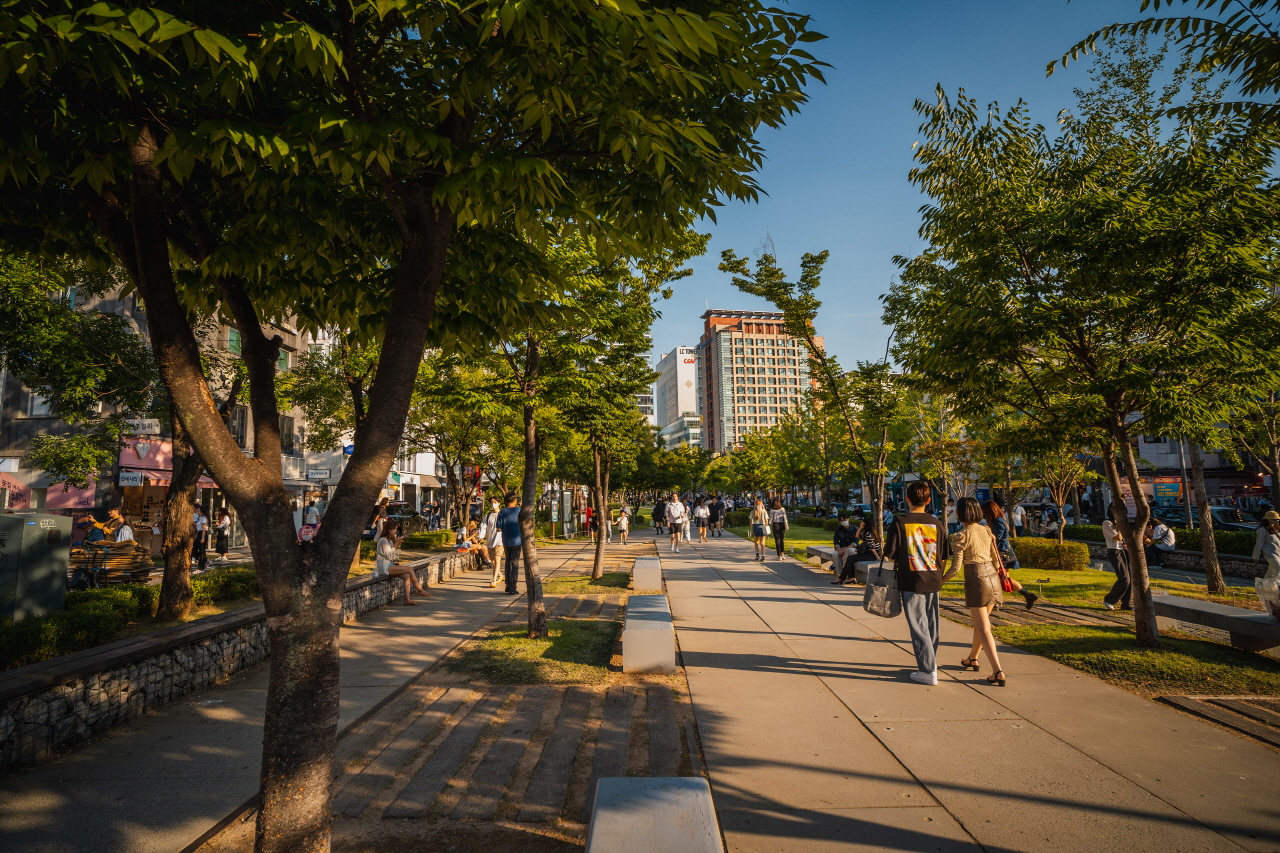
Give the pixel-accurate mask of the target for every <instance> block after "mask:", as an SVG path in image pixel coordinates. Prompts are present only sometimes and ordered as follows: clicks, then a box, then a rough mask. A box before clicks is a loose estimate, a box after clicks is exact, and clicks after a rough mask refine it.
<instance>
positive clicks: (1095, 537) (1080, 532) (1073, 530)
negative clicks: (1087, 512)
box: [1065, 524, 1107, 542]
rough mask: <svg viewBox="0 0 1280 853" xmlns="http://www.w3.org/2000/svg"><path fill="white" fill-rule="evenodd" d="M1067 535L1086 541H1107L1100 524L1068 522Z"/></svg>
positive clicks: (1070, 537)
mask: <svg viewBox="0 0 1280 853" xmlns="http://www.w3.org/2000/svg"><path fill="white" fill-rule="evenodd" d="M1065 535H1066V537H1067V538H1068V539H1078V540H1081V541H1084V542H1106V541H1107V540H1106V539H1105V538H1103V536H1102V526H1101V525H1098V524H1068V525H1067V529H1066V532H1065Z"/></svg>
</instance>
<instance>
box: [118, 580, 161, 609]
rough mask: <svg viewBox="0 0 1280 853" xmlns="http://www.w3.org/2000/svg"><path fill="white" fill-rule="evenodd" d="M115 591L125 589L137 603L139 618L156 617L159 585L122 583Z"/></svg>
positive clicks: (158, 602)
mask: <svg viewBox="0 0 1280 853" xmlns="http://www.w3.org/2000/svg"><path fill="white" fill-rule="evenodd" d="M114 588H115V589H127V590H128V591H129V594H130V595H132V596H133V597H134V599H135V600H136V601H137V602H138V615H139V616H154V615H156V607H157V606H158V605H159V604H160V584H147V583H122V584H118V585H117V586H115V587H114Z"/></svg>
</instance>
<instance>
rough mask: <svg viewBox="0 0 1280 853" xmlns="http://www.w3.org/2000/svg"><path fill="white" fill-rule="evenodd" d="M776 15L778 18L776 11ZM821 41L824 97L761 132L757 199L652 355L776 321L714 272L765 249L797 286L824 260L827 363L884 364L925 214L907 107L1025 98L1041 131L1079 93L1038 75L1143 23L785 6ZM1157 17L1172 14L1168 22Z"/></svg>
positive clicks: (1069, 7) (726, 226)
mask: <svg viewBox="0 0 1280 853" xmlns="http://www.w3.org/2000/svg"><path fill="white" fill-rule="evenodd" d="M778 5H783V4H781V3H779V4H778ZM785 5H786V6H787V8H790V9H793V10H795V11H797V12H800V13H802V14H810V15H812V16H813V21H812V23H811V25H810V26H811V28H812V29H815V30H817V31H818V32H821V33H823V34H825V35H826V36H828V38H827V39H826V40H825V41H821V42H816V43H814V44H812V45H809V49H810V52H811V53H813V54H814V56H816V57H817V58H818V59H821V60H822V61H824V62H827V63H830V65H831V66H832V67H831V68H828V69H825V71H824V74H825V76H826V78H827V84H826V85H825V86H824V85H822V84H820V83H816V82H815V83H814V84H812V85H811V86H810V87H809V89H808V93H809V97H810V100H809V103H808V104H807V105H805V106H804V107H802V108H801V111H800V112H799V113H798V114H797V115H793V116H792V117H791V118H790V119H789V120H788V122H787V125H786V126H785V127H783V128H781V129H778V130H773V129H769V128H765V129H764V131H763V132H762V133H761V134H760V139H761V141H762V143H763V144H764V147H765V150H766V153H767V156H768V160H767V162H766V163H765V165H764V168H763V169H762V170H761V171H760V173H759V174H758V180H759V182H760V184H761V186H762V188H763V189H764V191H765V192H766V193H767V194H768V195H765V196H762V197H761V199H760V201H759V202H757V203H754V204H743V203H732V204H728V205H726V206H725V207H722V208H720V209H719V210H718V211H717V220H718V221H717V222H715V223H711V222H710V221H705V222H703V223H702V225H700V226H699V229H698V230H699V231H702V232H704V233H705V232H710V233H711V235H712V237H711V244H710V247H709V248H708V251H707V254H706V255H704V256H703V257H701V258H698V259H696V260H694V261H693V262H692V263H691V264H690V266H691V267H692V268H693V271H694V272H693V275H692V276H690V277H689V278H685V279H682V280H680V281H678V282H676V284H675V294H674V295H673V297H672V298H671V299H670V300H667V301H665V302H663V303H662V304H661V305H660V310H661V312H662V317H661V318H660V319H659V320H658V321H657V322H656V323H655V324H654V327H653V343H654V347H653V352H654V357H655V361H656V358H657V356H658V355H660V354H661V353H664V352H669V351H671V349H673V348H674V347H677V346H693V345H695V344H696V343H697V341H698V338H699V336H700V335H701V333H702V321H701V320H700V319H699V317H700V316H701V314H702V313H703V312H704V311H706V309H707V307H708V306H710V307H712V308H721V309H755V310H771V307H770V306H769V305H768V303H766V302H765V301H764V300H763V299H760V298H758V297H754V296H748V295H746V294H743V293H741V292H740V291H738V290H737V289H736V288H735V287H734V286H733V285H732V284H731V283H730V282H729V276H727V275H725V274H724V273H721V272H720V271H719V270H718V269H717V268H716V267H717V266H718V264H719V261H720V253H721V251H723V250H724V249H733V250H735V251H736V252H737V253H738V254H739V255H747V256H754V255H755V254H757V252H758V250H759V248H760V246H761V243H762V241H763V240H764V239H765V238H766V237H770V238H772V240H773V243H774V246H775V247H776V249H777V254H778V259H779V263H780V264H781V266H782V267H783V268H784V269H785V270H786V271H787V273H788V274H789V275H791V276H797V275H799V271H800V257H801V256H802V255H803V254H804V253H805V252H815V253H816V252H820V251H822V250H823V249H827V250H829V251H830V252H831V257H830V259H829V260H828V261H827V266H826V269H825V272H824V275H823V284H822V286H821V287H820V288H819V289H818V297H819V299H821V300H822V309H821V310H820V311H819V312H818V318H817V321H816V324H815V325H816V326H817V331H818V334H820V335H823V336H824V337H825V338H826V346H827V350H828V351H829V352H831V353H833V354H834V355H836V356H837V357H838V358H839V359H840V362H841V363H842V364H844V365H846V366H848V367H852V366H853V365H854V363H855V362H857V361H878V360H880V359H881V358H883V357H884V353H885V345H886V343H887V340H888V336H889V329H888V328H887V327H886V326H884V325H883V324H882V323H881V322H880V314H881V309H880V301H879V297H880V294H882V293H885V292H886V291H887V290H888V288H889V284H890V282H891V281H892V280H893V277H894V274H895V272H896V267H895V266H894V264H893V257H894V256H895V255H904V256H909V255H913V254H915V253H917V252H919V251H920V250H921V249H922V248H923V245H922V241H921V240H920V238H919V236H918V234H917V230H918V229H919V225H920V216H919V208H920V205H921V204H922V203H923V202H924V198H923V196H921V195H920V194H919V193H918V192H917V191H916V189H915V188H914V187H913V186H912V185H911V184H910V183H909V182H908V181H907V172H908V170H909V169H910V168H911V165H912V161H911V145H912V143H913V142H915V141H916V140H917V139H919V133H918V128H919V125H920V118H919V116H918V115H917V114H916V113H915V112H914V110H913V109H912V106H913V104H914V103H915V101H916V99H918V98H919V99H930V100H931V99H932V98H933V96H934V92H935V89H936V88H937V86H938V85H939V84H941V85H942V86H943V88H944V89H946V90H947V91H948V92H949V93H952V94H954V93H955V91H956V89H957V88H964V89H965V90H966V92H967V93H968V94H969V95H970V96H972V97H975V98H977V100H978V101H979V103H983V104H985V103H988V102H991V101H998V102H1000V104H1001V105H1002V106H1004V105H1012V104H1013V103H1014V102H1016V101H1017V100H1018V99H1019V98H1022V99H1023V100H1025V101H1027V102H1028V104H1029V105H1030V106H1031V108H1032V111H1033V116H1034V118H1035V119H1036V120H1037V121H1040V122H1043V123H1046V124H1048V123H1051V122H1052V121H1053V120H1054V117H1055V116H1056V115H1057V113H1058V111H1059V110H1061V109H1065V108H1068V107H1071V106H1072V105H1073V104H1074V100H1075V99H1074V96H1073V95H1072V89H1074V88H1077V87H1083V86H1087V85H1088V82H1089V81H1088V77H1087V76H1086V69H1087V65H1086V64H1083V63H1081V64H1076V63H1073V64H1071V65H1068V66H1067V68H1066V69H1065V70H1064V69H1058V70H1057V71H1056V72H1055V73H1054V75H1053V76H1052V77H1049V78H1046V77H1045V66H1046V65H1047V64H1048V62H1049V61H1050V60H1053V59H1057V58H1058V57H1061V56H1062V54H1063V53H1064V52H1066V50H1067V49H1068V48H1070V47H1071V46H1072V45H1073V44H1075V43H1076V42H1078V41H1080V40H1081V39H1082V38H1084V37H1085V36H1086V35H1088V34H1089V33H1091V32H1094V31H1095V30H1097V29H1098V28H1100V27H1102V26H1104V25H1106V24H1110V23H1115V22H1117V21H1130V20H1134V19H1135V18H1137V17H1138V7H1139V3H1138V0H1072V2H1067V0H891V2H884V0H791V2H790V3H787V4H785ZM1166 14H1168V13H1166Z"/></svg>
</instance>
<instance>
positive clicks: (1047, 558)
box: [1013, 536, 1089, 572]
mask: <svg viewBox="0 0 1280 853" xmlns="http://www.w3.org/2000/svg"><path fill="white" fill-rule="evenodd" d="M1013 549H1014V551H1016V552H1017V554H1018V562H1019V563H1020V564H1021V565H1022V567H1023V568H1027V569H1039V570H1040V571H1052V570H1061V571H1068V572H1079V571H1084V570H1085V569H1087V568H1089V546H1088V545H1085V544H1084V543H1083V542H1070V541H1068V542H1063V543H1062V545H1061V547H1059V545H1058V540H1057V539H1036V538H1032V537H1028V536H1023V537H1020V538H1018V539H1014V540H1013Z"/></svg>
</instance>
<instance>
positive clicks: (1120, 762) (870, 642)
mask: <svg viewBox="0 0 1280 853" xmlns="http://www.w3.org/2000/svg"><path fill="white" fill-rule="evenodd" d="M681 550H682V552H683V553H681V554H679V555H674V554H669V553H668V552H667V549H666V545H665V539H664V540H663V542H662V544H661V545H660V547H659V556H660V557H661V558H662V561H663V570H664V574H665V577H666V580H667V589H668V594H669V596H670V598H671V603H672V611H673V613H674V615H675V618H676V626H677V635H678V637H679V642H680V648H681V653H682V656H683V660H684V664H685V667H686V668H687V673H688V679H689V686H690V690H691V692H692V698H693V705H694V711H695V714H696V716H697V721H698V731H699V735H700V737H701V741H702V747H703V751H704V754H705V758H706V763H707V768H708V771H709V773H710V777H711V784H712V788H713V790H714V792H715V799H716V806H717V809H718V811H719V815H720V822H721V826H722V828H723V830H724V834H725V838H726V839H727V841H728V845H729V850H730V851H731V853H766V851H767V852H768V853H793V851H794V853H800V851H804V853H825V851H836V850H840V851H846V850H847V851H870V850H895V851H903V850H909V851H926V850H927V851H977V850H986V851H1027V853H1040V851H1091V850H1124V851H1126V853H1139V851H1152V853H1172V851H1240V850H1250V851H1276V850H1280V799H1278V798H1277V793H1276V792H1277V787H1278V786H1280V754H1277V753H1275V752H1273V751H1271V750H1269V749H1266V748H1265V747H1262V746H1258V745H1255V744H1254V743H1251V742H1249V741H1246V740H1244V739H1242V738H1239V737H1236V736H1235V735H1231V734H1228V733H1226V732H1224V731H1221V730H1218V729H1216V728H1214V727H1212V726H1210V725H1208V724H1206V723H1203V722H1200V721H1199V720H1196V719H1193V718H1190V717H1187V716H1183V715H1181V714H1179V713H1177V712H1175V711H1173V710H1171V709H1168V708H1165V707H1163V706H1161V705H1157V704H1156V703H1154V702H1152V701H1149V700H1146V699H1142V698H1139V697H1137V696H1134V695H1133V694H1130V693H1127V692H1125V691H1123V690H1120V689H1117V688H1114V687H1111V686H1109V685H1107V684H1105V683H1103V682H1101V681H1098V680H1097V679H1094V678H1092V677H1090V676H1087V675H1084V674H1082V673H1080V672H1077V671H1075V670H1073V669H1070V668H1067V667H1064V666H1061V665H1059V664H1057V663H1054V662H1052V661H1050V660H1047V659H1045V658H1042V657H1038V656H1035V655H1030V654H1028V653H1026V652H1022V651H1019V650H1017V649H1013V648H1003V649H1002V650H1001V657H1002V663H1003V665H1004V666H1005V670H1006V672H1007V674H1008V677H1009V686H1008V687H1005V688H1003V689H1002V688H998V687H992V686H987V685H986V684H985V682H983V678H984V677H985V675H986V672H985V671H984V672H983V673H981V674H979V673H968V672H965V671H962V670H961V669H960V668H959V666H958V662H959V661H960V659H961V658H962V657H964V656H965V655H966V654H967V652H968V646H969V639H970V632H969V630H968V629H966V628H964V627H963V626H960V625H957V624H955V623H952V622H948V621H947V620H945V619H944V620H942V641H943V642H942V651H941V653H940V673H939V675H940V683H939V684H938V685H937V686H936V687H926V686H923V685H919V684H916V683H914V682H912V681H910V680H909V679H908V678H907V676H908V673H910V672H911V671H913V670H914V669H915V666H914V658H913V656H912V654H911V646H910V639H909V636H908V633H907V626H906V622H905V620H904V619H903V618H901V617H898V618H896V619H880V618H877V617H875V616H871V615H869V614H867V613H866V612H865V611H864V610H863V609H862V608H861V599H862V590H861V588H860V587H843V588H842V587H833V586H832V585H831V584H830V578H831V575H829V574H826V573H819V572H818V571H816V570H814V569H811V568H810V567H808V566H804V565H801V564H799V563H797V562H795V561H794V560H785V561H774V560H770V561H769V562H768V563H764V564H761V563H756V562H752V561H751V559H750V557H751V553H752V549H751V545H750V543H748V542H746V541H744V540H742V539H738V538H736V537H730V536H727V535H726V536H725V537H724V538H723V539H715V540H712V541H711V542H710V543H709V544H706V545H696V544H685V545H684V546H682V549H681ZM985 668H986V667H985V664H984V670H985Z"/></svg>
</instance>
